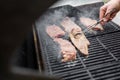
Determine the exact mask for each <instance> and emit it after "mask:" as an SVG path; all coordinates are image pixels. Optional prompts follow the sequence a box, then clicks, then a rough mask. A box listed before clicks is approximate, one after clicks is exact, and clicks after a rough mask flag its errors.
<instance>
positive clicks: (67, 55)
mask: <svg viewBox="0 0 120 80" xmlns="http://www.w3.org/2000/svg"><path fill="white" fill-rule="evenodd" d="M54 41H55V42H57V43H58V44H59V45H60V49H61V52H60V53H61V54H62V57H63V59H62V62H67V61H71V60H75V59H76V52H77V51H76V49H75V47H74V46H73V45H72V44H71V43H70V42H69V41H68V40H64V39H62V38H55V39H54Z"/></svg>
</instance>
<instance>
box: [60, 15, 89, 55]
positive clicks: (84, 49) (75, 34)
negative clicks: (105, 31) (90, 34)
mask: <svg viewBox="0 0 120 80" xmlns="http://www.w3.org/2000/svg"><path fill="white" fill-rule="evenodd" d="M61 25H62V26H63V27H64V28H65V31H66V32H68V33H69V34H70V39H71V41H72V43H73V44H74V45H75V47H76V48H77V49H78V50H79V51H80V52H81V53H83V54H84V55H88V45H90V43H89V41H88V40H87V38H86V37H85V35H84V34H83V32H82V30H81V28H80V27H79V26H78V25H77V24H75V23H74V22H73V21H72V20H71V19H70V18H69V17H66V18H65V19H64V20H63V21H62V22H61Z"/></svg>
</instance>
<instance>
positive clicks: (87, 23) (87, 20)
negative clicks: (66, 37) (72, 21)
mask: <svg viewBox="0 0 120 80" xmlns="http://www.w3.org/2000/svg"><path fill="white" fill-rule="evenodd" d="M80 22H81V23H82V24H83V25H84V26H86V27H88V26H90V25H93V24H95V23H96V22H97V21H96V20H93V19H90V18H86V17H81V18H80ZM92 30H104V29H103V27H102V25H101V24H98V25H97V26H95V27H93V28H92Z"/></svg>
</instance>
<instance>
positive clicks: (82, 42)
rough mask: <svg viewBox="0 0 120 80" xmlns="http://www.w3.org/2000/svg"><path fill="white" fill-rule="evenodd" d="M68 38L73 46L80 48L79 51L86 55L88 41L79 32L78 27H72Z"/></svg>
mask: <svg viewBox="0 0 120 80" xmlns="http://www.w3.org/2000/svg"><path fill="white" fill-rule="evenodd" d="M70 39H71V41H72V42H73V44H74V45H75V47H76V48H77V49H78V50H80V52H81V53H83V54H84V55H86V56H88V46H89V45H90V42H89V41H88V39H87V38H86V37H85V35H84V34H83V33H82V32H81V30H80V29H78V28H74V29H72V31H71V33H70Z"/></svg>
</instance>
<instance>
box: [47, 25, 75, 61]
mask: <svg viewBox="0 0 120 80" xmlns="http://www.w3.org/2000/svg"><path fill="white" fill-rule="evenodd" d="M46 32H47V34H48V35H49V36H50V37H51V38H52V39H53V40H54V41H55V42H57V43H58V44H59V47H60V53H61V55H62V57H63V58H62V60H61V61H62V62H67V61H71V60H75V59H76V52H77V51H76V49H75V47H74V46H73V45H72V44H71V43H70V42H69V41H68V40H64V39H62V38H61V37H62V36H64V35H65V32H64V31H63V30H62V29H61V28H60V27H58V26H56V25H51V26H48V27H47V29H46Z"/></svg>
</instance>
